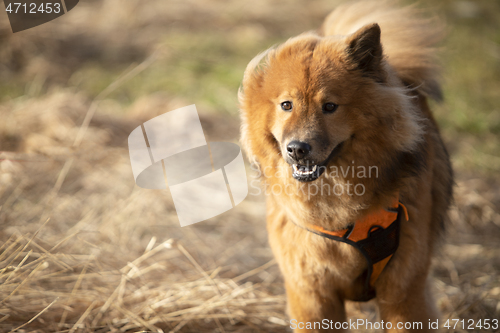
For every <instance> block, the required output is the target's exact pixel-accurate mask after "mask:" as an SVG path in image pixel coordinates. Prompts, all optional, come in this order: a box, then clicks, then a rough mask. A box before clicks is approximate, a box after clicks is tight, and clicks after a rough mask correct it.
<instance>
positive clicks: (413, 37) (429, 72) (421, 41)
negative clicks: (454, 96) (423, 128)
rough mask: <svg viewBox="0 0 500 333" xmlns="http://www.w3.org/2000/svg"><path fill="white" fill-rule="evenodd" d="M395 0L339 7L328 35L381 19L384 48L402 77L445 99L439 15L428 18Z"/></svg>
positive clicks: (327, 27) (326, 28) (328, 20)
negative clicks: (438, 56)
mask: <svg viewBox="0 0 500 333" xmlns="http://www.w3.org/2000/svg"><path fill="white" fill-rule="evenodd" d="M394 4H395V1H390V0H389V1H360V2H355V3H349V4H344V5H341V6H339V7H337V8H336V9H335V10H334V11H333V12H332V13H331V14H330V15H328V17H327V18H326V20H325V22H324V23H323V26H322V28H321V33H322V34H323V35H324V36H329V35H350V34H352V33H354V32H356V31H357V30H358V29H360V28H361V27H363V26H365V25H367V24H370V23H378V25H379V26H380V29H381V31H382V34H381V42H382V47H383V52H384V54H385V57H386V59H387V61H388V62H389V64H390V65H391V66H392V67H393V68H394V69H395V70H396V72H397V74H398V76H399V77H400V79H401V80H402V81H403V82H404V83H405V84H407V85H409V86H410V87H413V88H414V89H416V90H418V91H419V92H421V93H423V94H424V95H426V96H430V97H432V98H434V99H436V100H441V99H442V95H441V88H440V85H439V83H438V79H439V66H438V62H437V59H436V56H435V53H436V44H437V43H438V42H440V41H441V39H442V38H443V36H444V33H443V32H444V29H443V26H442V24H440V23H439V21H438V20H437V19H436V18H435V17H431V18H424V17H423V16H422V13H421V11H420V10H418V9H417V8H415V6H407V7H403V8H398V7H397V6H394Z"/></svg>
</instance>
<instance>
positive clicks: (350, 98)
mask: <svg viewBox="0 0 500 333" xmlns="http://www.w3.org/2000/svg"><path fill="white" fill-rule="evenodd" d="M442 31H443V29H442V28H441V27H440V25H439V24H438V22H437V21H436V20H435V19H434V18H426V17H423V16H422V13H421V11H419V10H417V9H415V8H414V7H412V6H409V7H401V8H400V7H397V6H394V3H389V2H384V1H377V2H375V1H368V2H366V1H365V2H357V3H349V4H345V5H342V6H340V7H337V8H336V9H335V10H334V11H333V12H332V13H331V14H330V15H329V16H327V18H326V19H325V21H324V23H323V25H322V26H321V27H320V28H319V29H318V30H317V31H311V32H306V33H303V34H301V35H299V36H297V37H294V38H291V39H289V40H288V41H286V42H284V43H283V44H281V45H279V46H275V47H272V48H270V49H268V50H266V51H264V52H263V53H261V54H259V55H257V56H256V57H255V58H254V59H252V60H251V61H250V63H249V64H248V66H247V68H246V70H245V73H244V76H243V80H242V85H241V87H240V91H239V96H238V97H239V104H240V114H241V121H242V127H241V144H242V146H243V149H244V151H245V152H246V155H247V157H248V159H249V160H250V161H251V163H252V165H255V166H256V170H258V171H259V173H260V179H261V183H262V184H263V185H264V186H265V188H266V194H267V196H266V201H267V230H268V234H269V243H270V246H271V248H272V251H273V254H274V256H275V258H276V260H277V263H278V265H279V268H280V270H281V272H282V275H283V277H284V282H285V289H286V294H287V312H288V315H289V317H290V323H291V325H290V327H291V328H293V329H296V330H297V331H300V332H317V331H325V330H339V331H343V330H344V331H345V330H347V329H348V327H347V325H346V324H347V322H346V313H345V302H346V301H367V300H369V299H372V298H374V299H375V300H376V302H377V304H378V307H379V310H380V317H381V320H383V322H384V323H385V327H384V329H386V330H387V331H389V330H390V331H391V332H392V331H395V332H411V331H417V330H418V331H419V332H426V331H430V328H429V325H428V323H429V320H430V321H435V320H436V319H438V317H439V313H438V311H437V308H436V305H435V302H434V300H433V297H432V290H431V288H432V286H431V281H430V278H429V271H430V265H431V258H432V256H433V254H434V253H435V252H436V250H437V249H438V246H439V244H440V243H441V242H442V239H443V232H444V227H445V225H446V223H447V222H446V221H447V219H448V217H447V210H448V208H449V206H450V203H451V201H452V188H453V172H452V168H451V164H450V159H449V156H448V153H447V150H446V148H445V146H444V144H443V141H442V139H441V136H440V133H439V129H438V125H437V124H436V121H435V120H434V118H433V115H432V114H431V111H430V109H429V105H428V99H435V100H438V101H439V100H441V98H442V93H441V88H440V85H439V83H438V80H439V66H438V64H437V61H436V55H435V53H436V52H435V49H436V45H437V43H439V41H440V40H441V39H442V37H443V33H442ZM353 230H354V232H353ZM353 234H356V235H355V237H353V236H352V235H353ZM408 323H420V326H418V324H417V327H415V325H413V326H412V325H409V324H408ZM410 326H411V327H410ZM433 332H434V331H433Z"/></svg>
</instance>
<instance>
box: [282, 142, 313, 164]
mask: <svg viewBox="0 0 500 333" xmlns="http://www.w3.org/2000/svg"><path fill="white" fill-rule="evenodd" d="M286 150H287V152H288V156H290V157H291V158H293V159H294V160H295V161H298V160H300V159H302V158H304V157H306V156H307V154H309V152H310V151H311V146H309V145H308V144H307V143H305V142H301V141H291V142H290V143H289V144H288V145H287V146H286Z"/></svg>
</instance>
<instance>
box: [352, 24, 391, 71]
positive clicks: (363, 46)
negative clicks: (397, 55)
mask: <svg viewBox="0 0 500 333" xmlns="http://www.w3.org/2000/svg"><path fill="white" fill-rule="evenodd" d="M347 54H348V55H349V57H350V58H351V60H353V61H354V62H355V63H356V64H357V66H358V68H359V69H361V70H362V71H363V72H364V73H365V74H367V75H369V76H372V77H374V78H376V79H378V80H382V77H383V76H382V75H381V74H382V73H381V72H382V68H381V62H382V44H381V43H380V27H379V25H378V24H377V23H373V24H368V25H365V26H364V27H362V28H361V29H359V30H358V31H356V32H355V33H353V34H352V35H350V36H349V37H347Z"/></svg>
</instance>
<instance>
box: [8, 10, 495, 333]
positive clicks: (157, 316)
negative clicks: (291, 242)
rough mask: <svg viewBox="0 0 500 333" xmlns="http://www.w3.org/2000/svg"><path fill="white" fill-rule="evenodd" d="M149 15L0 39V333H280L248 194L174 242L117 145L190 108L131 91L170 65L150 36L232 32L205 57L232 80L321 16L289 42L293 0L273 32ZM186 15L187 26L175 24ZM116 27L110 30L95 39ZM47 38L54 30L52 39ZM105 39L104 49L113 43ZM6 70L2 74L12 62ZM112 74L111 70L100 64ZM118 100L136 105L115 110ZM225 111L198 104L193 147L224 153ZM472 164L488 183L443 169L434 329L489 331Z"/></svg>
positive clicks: (271, 274)
mask: <svg viewBox="0 0 500 333" xmlns="http://www.w3.org/2000/svg"><path fill="white" fill-rule="evenodd" d="M120 3H121V2H120ZM152 3H153V2H152ZM154 3H155V6H153V7H152V8H149V9H148V8H145V7H144V8H143V7H140V6H139V1H132V0H130V1H128V2H126V3H125V2H124V5H122V6H121V7H120V11H119V12H118V13H117V14H116V16H115V17H114V21H113V20H111V21H110V20H107V19H106V16H105V15H104V14H102V13H101V14H100V15H99V16H98V17H96V19H95V21H93V22H94V24H93V25H89V23H88V22H89V21H88V19H89V17H90V16H91V14H92V9H94V8H101V9H102V7H99V6H104V7H105V6H110V7H113V4H114V5H115V7H116V6H117V5H116V2H114V1H105V2H103V4H100V2H93V1H89V2H86V3H81V4H79V5H78V7H76V8H75V9H74V13H75V16H74V20H73V22H71V21H69V20H68V21H61V23H60V25H55V26H54V27H53V28H51V27H50V26H48V25H47V26H45V27H40V29H39V30H33V31H31V32H29V33H28V32H27V33H25V34H24V35H22V36H23V38H21V37H19V36H20V35H19V36H17V35H16V36H10V37H8V38H7V40H5V39H4V40H3V41H4V42H5V44H4V45H5V46H6V47H4V48H3V49H2V50H1V51H0V65H1V66H3V67H1V68H0V69H1V70H0V78H3V79H4V82H12V84H11V88H9V89H11V90H8V91H7V90H3V93H2V99H1V100H2V102H1V103H0V119H1V121H0V150H1V151H2V152H0V225H1V226H2V227H1V230H0V331H2V332H10V331H17V332H23V331H24V332H28V331H29V332H137V331H151V332H158V331H163V332H169V331H173V332H285V331H288V329H287V326H288V324H287V318H286V316H285V313H284V309H285V297H284V294H283V286H282V279H281V277H280V274H279V271H278V269H277V267H276V265H275V263H274V261H273V260H272V255H271V252H270V249H269V247H268V245H267V235H266V231H265V222H264V218H265V204H264V198H262V197H261V196H255V195H250V196H249V197H248V198H247V200H245V201H244V202H243V203H242V204H240V205H239V206H238V207H237V208H236V209H233V210H232V211H229V212H227V213H224V214H222V215H220V216H218V217H215V218H213V219H210V220H208V221H204V222H202V223H198V224H196V225H193V226H190V227H185V228H180V227H179V223H178V220H177V217H176V214H175V210H174V207H173V203H172V200H171V197H170V194H169V192H168V190H164V191H158V190H144V189H141V188H138V187H137V186H135V184H134V181H133V177H132V172H131V167H130V162H129V158H128V151H127V147H126V142H127V140H126V139H127V136H128V134H129V133H130V132H131V131H132V129H134V128H135V127H136V126H138V125H139V124H141V123H142V122H143V121H144V120H146V119H149V118H151V117H154V116H155V115H157V114H160V113H163V112H166V111H169V110H173V109H175V108H177V107H180V106H183V105H187V104H191V103H193V100H192V99H191V98H193V96H191V95H186V94H183V93H181V92H180V93H179V94H178V95H177V94H175V93H174V92H173V91H168V92H167V93H166V94H164V93H158V92H156V91H154V89H153V90H146V91H142V90H140V89H142V87H143V86H144V84H145V83H147V82H149V81H150V80H151V79H152V77H151V75H152V74H151V73H153V72H155V71H160V72H161V71H162V68H163V67H162V64H164V63H166V62H171V61H174V62H175V61H177V60H178V59H177V58H176V56H175V54H174V53H175V52H176V51H175V50H176V47H177V46H179V45H181V43H179V44H175V43H174V44H172V43H170V42H169V43H166V44H165V43H164V42H162V40H163V39H164V38H167V39H168V38H171V37H172V36H170V37H169V36H164V35H155V33H156V32H158V31H164V30H168V29H167V28H171V24H174V23H175V24H177V26H176V27H175V29H177V30H182V34H181V35H182V36H186V34H187V35H188V36H194V35H196V34H201V33H202V32H200V31H198V30H202V28H203V24H208V23H207V22H210V20H211V19H213V18H214V17H217V15H219V16H220V17H219V18H218V21H217V22H218V24H219V28H218V29H220V33H221V35H222V36H223V38H228V40H229V42H230V43H231V44H235V45H236V44H237V43H240V42H241V41H240V42H238V40H237V39H231V38H235V37H234V36H233V35H231V34H230V33H229V35H226V34H224V32H223V30H224V31H225V30H228V29H229V30H230V28H231V27H239V28H241V25H243V26H244V29H243V28H241V29H240V30H238V31H239V33H243V32H244V33H246V35H245V36H247V38H248V41H247V42H248V43H247V44H245V43H243V44H238V46H237V50H239V51H238V52H240V53H238V52H236V51H235V50H234V49H231V48H230V47H229V46H227V45H225V44H217V43H218V42H219V41H218V40H215V42H216V44H217V45H219V46H220V45H222V46H223V47H222V46H221V50H220V53H217V54H216V55H217V56H219V55H221V54H224V53H228V54H229V56H228V59H229V60H228V61H231V60H230V59H233V58H234V59H240V58H239V57H241V59H243V61H242V62H241V64H240V63H239V62H235V63H234V64H233V63H231V66H235V68H236V69H234V71H236V72H237V74H238V73H239V71H241V72H242V70H243V67H244V60H248V59H250V58H251V57H252V56H253V55H254V52H253V48H256V51H257V50H259V49H263V48H264V47H265V46H266V45H263V44H266V43H270V42H271V41H274V39H273V38H277V37H282V35H288V34H290V35H291V34H292V33H291V32H290V29H291V30H293V29H297V30H299V29H300V30H305V29H304V27H306V28H307V27H309V26H314V25H317V22H319V20H320V18H321V17H322V16H324V15H323V13H324V12H326V9H325V8H331V7H332V6H333V5H332V4H329V3H328V2H327V1H322V2H318V7H315V8H314V9H311V8H309V7H313V6H308V9H307V10H303V11H302V12H301V13H302V14H304V18H303V19H302V20H298V21H297V22H298V23H297V25H296V26H295V27H294V28H290V27H289V26H288V25H287V24H285V23H286V22H287V20H291V19H293V17H295V16H293V15H297V14H296V13H295V11H294V8H295V9H296V8H298V7H297V6H299V5H298V4H299V3H298V2H295V1H294V2H293V6H295V7H293V6H292V7H291V8H288V9H284V10H283V12H282V13H283V15H284V16H283V15H281V16H280V17H281V20H282V21H279V20H278V21H275V20H273V18H274V16H273V14H272V13H276V12H277V11H278V10H280V9H281V8H282V7H283V6H281V5H280V4H279V3H274V2H268V1H260V2H259V6H255V7H252V8H250V9H249V7H248V6H241V5H239V3H238V2H231V3H230V4H229V5H227V6H224V5H222V3H219V2H217V1H204V2H203V6H202V5H200V4H198V5H195V4H194V3H191V2H189V1H186V2H182V3H181V2H179V3H175V5H172V6H171V7H169V6H165V5H160V2H156V1H155V2H154ZM80 7H81V8H80ZM115 7H113V8H115ZM266 8H267V9H266ZM153 9H156V10H153ZM193 13H196V14H197V15H198V17H199V18H200V22H198V24H199V25H200V26H197V25H190V20H191V18H190V17H191V16H190V15H191V14H193ZM132 14H135V15H134V16H135V17H136V18H135V19H134V20H130V17H131V16H132ZM188 14H189V15H188ZM244 14H246V15H244ZM164 21H169V22H170V23H168V24H167V23H165V22H164ZM145 22H150V24H149V25H146V23H145ZM172 22H174V23H172ZM311 22H314V24H312V23H311ZM70 23H72V24H74V26H73V27H72V25H71V24H70ZM124 23H127V24H124ZM1 24H4V23H3V22H2V23H1ZM175 24H174V25H175ZM117 26H120V27H122V28H121V30H120V31H119V32H116V34H112V35H110V36H109V37H107V36H106V35H107V34H110V33H111V31H114V30H113V29H115V30H116V27H117ZM61 27H63V28H64V31H65V32H64V34H62V35H58V34H57V33H56V31H57V29H58V28H61ZM186 27H187V28H186ZM1 28H2V26H1V25H0V29H1ZM86 28H88V30H86ZM51 29H53V30H51ZM175 29H174V30H175ZM183 29H184V30H183ZM197 29H198V30H197ZM273 29H274V30H273ZM280 29H282V30H283V31H284V32H281V30H280ZM287 29H288V30H287ZM78 31H81V33H80V34H81V37H82V39H81V41H82V42H83V44H85V43H88V44H89V45H90V46H91V47H90V46H89V47H90V49H88V50H86V51H88V52H87V53H85V52H84V51H85V48H76V49H74V48H72V46H74V44H72V43H71V40H72V39H73V38H75V36H77V35H78V33H79V32H78ZM193 31H194V32H193ZM218 31H219V30H218ZM270 31H271V32H270ZM273 31H280V32H273ZM270 34H271V35H272V36H271V37H269V36H267V35H270ZM61 36H62V37H61ZM67 36H69V37H67ZM92 36H95V37H96V41H95V42H91V37H92ZM148 36H149V37H148ZM202 36H204V35H202ZM231 36H232V37H231ZM266 36H267V37H266ZM56 37H57V38H56ZM112 37H117V38H115V39H114V41H113V43H111V42H110V40H111V39H112ZM127 37H128V38H127ZM146 37H148V38H146ZM168 40H170V39H168ZM200 40H201V39H200ZM41 41H43V42H47V43H49V42H50V43H49V44H48V45H49V46H47V50H48V51H47V52H48V53H47V52H45V53H44V52H41V53H37V51H33V50H34V49H36V47H40V45H41ZM252 41H253V42H252ZM215 42H214V43H215ZM85 45H86V44H85ZM249 45H250V46H249ZM158 47H160V48H158ZM226 47H227V48H226ZM158 49H159V50H160V51H158V52H157V53H154V52H155V50H158ZM57 50H68V52H69V55H67V57H66V60H61V59H60V58H57V57H61V54H60V52H58V51H57ZM203 50H205V49H203ZM242 50H243V51H242ZM90 51H92V52H94V53H95V52H97V53H95V54H94V55H92V52H90ZM16 54H21V55H22V56H18V57H17V58H16ZM51 54H52V55H54V56H55V57H56V58H55V59H56V60H51V58H50V57H49V55H51ZM89 54H90V55H89ZM120 54H125V56H120ZM173 54H174V55H173ZM150 55H153V56H152V57H151V56H150ZM181 55H182V54H181ZM177 56H179V55H177ZM85 57H90V58H91V60H92V61H95V62H96V63H97V64H98V67H97V68H106V67H107V66H115V67H114V69H113V70H115V71H116V72H114V71H110V72H108V74H109V77H103V76H102V75H101V76H99V75H100V74H95V73H98V72H99V71H101V70H97V71H96V70H95V68H94V67H92V68H90V69H89V67H88V66H90V65H89V62H88V61H87V60H86V59H87V58H85ZM193 59H194V60H193V61H194V62H196V59H197V58H196V55H195V56H193ZM21 60H22V61H24V63H20V64H19V66H21V69H20V70H19V71H16V70H15V66H14V65H12V64H15V63H16V61H21ZM118 60H120V61H121V63H122V64H123V66H119V65H116V63H120V61H118ZM109 64H113V65H109ZM46 65H47V66H49V67H48V68H50V70H48V69H46V67H45V66H46ZM57 65H59V66H57ZM240 65H241V66H240ZM23 66H24V67H23ZM99 66H101V67H99ZM238 66H239V67H238ZM56 67H57V68H56ZM6 68H7V69H8V70H6ZM184 69H185V68H184ZM189 70H191V69H189ZM203 70H204V69H202V70H201V71H203ZM102 71H104V70H102ZM102 71H101V72H102ZM193 71H194V69H193ZM89 73H90V74H92V75H94V74H95V75H96V76H95V77H96V80H95V82H93V83H94V85H88V82H91V80H89V79H88V77H87V76H88V75H90V74H89ZM126 73H128V74H126ZM161 73H163V72H161ZM183 73H185V72H183ZM217 73H219V74H220V73H226V72H225V71H224V70H222V71H221V72H217ZM108 74H107V75H108ZM219 74H217V77H218V78H219V76H220V75H219ZM233 74H234V73H233ZM233 74H232V72H229V74H228V76H227V77H226V78H225V79H224V80H222V81H220V82H219V81H217V82H215V83H214V85H215V86H216V88H217V89H216V91H222V93H221V94H222V95H223V96H226V95H225V94H226V92H225V90H224V89H226V90H228V91H229V95H231V94H232V93H233V92H234V98H235V97H236V91H235V90H236V87H232V86H231V85H232V83H231V82H232V81H231V80H232V77H233ZM144 75H145V76H144ZM199 75H201V74H199ZM221 75H222V74H221ZM89 77H92V76H89ZM97 78H98V79H99V80H97ZM196 78H198V77H196ZM212 78H213V77H210V79H212ZM226 79H227V80H228V82H229V83H227V82H226V81H225V80H226ZM8 80H11V81H8ZM86 82H87V83H86ZM162 82H163V81H162ZM192 82H193V81H189V80H188V82H187V83H185V84H187V85H188V84H191V83H192ZM167 83H168V82H167ZM182 84H184V83H183V82H179V85H182ZM5 86H8V85H5ZM227 86H230V87H231V88H227ZM16 87H17V88H16ZM19 87H21V88H22V89H21V92H19V91H18V90H16V89H18V88H19ZM107 87H108V88H107ZM124 87H129V88H130V87H134V88H137V90H138V91H141V92H140V93H138V95H137V96H136V97H134V98H129V97H127V98H125V100H126V102H123V100H122V99H121V98H122V96H123V94H125V93H126V92H127V90H126V89H125V88H124ZM224 87H225V88H224ZM223 88H224V89H223ZM233 88H234V91H233V90H232V89H233ZM124 89H125V90H124ZM220 89H222V90H220ZM16 91H17V92H16ZM196 96H198V95H196ZM196 96H195V97H196ZM200 96H201V95H200ZM196 98H198V97H196ZM196 98H195V99H194V102H196V104H197V105H198V104H199V103H198V100H197V99H196ZM231 98H232V97H231ZM231 98H229V99H225V98H224V99H221V100H215V101H208V102H207V101H206V100H202V101H201V104H200V105H201V107H199V111H200V113H201V116H202V123H203V128H204V130H205V131H206V135H207V137H208V139H209V141H214V140H228V141H235V140H237V137H238V119H237V118H236V117H235V116H234V113H235V110H236V105H235V104H234V105H233V104H231V103H235V102H234V101H235V99H234V101H233V100H232V99H231ZM200 105H198V106H200ZM214 105H223V106H221V108H222V109H223V110H225V108H226V107H227V106H228V105H229V106H231V105H232V108H234V110H233V111H231V112H229V111H228V112H226V113H225V114H221V113H215V112H214V109H217V108H216V107H214ZM226 111H227V110H226ZM228 113H229V114H228ZM231 113H233V115H230V114H231ZM440 117H444V115H442V114H441V115H440ZM445 134H446V137H447V138H448V140H449V141H454V146H457V148H453V145H452V152H454V154H453V158H454V160H455V161H461V160H462V159H463V158H467V156H466V153H464V152H466V150H464V149H465V148H464V147H462V146H461V145H460V144H458V143H457V142H459V143H461V142H462V141H460V139H461V138H462V135H465V134H463V133H462V132H460V131H458V133H457V132H455V131H454V130H450V131H447V132H445ZM487 135H488V137H490V136H491V135H493V136H494V135H495V134H494V133H493V132H492V133H488V134H487ZM467 142H469V141H467ZM471 142H472V143H474V141H471ZM466 145H469V144H466ZM466 147H468V146H466ZM470 149H471V150H474V149H475V147H474V146H471V147H470ZM481 154H483V155H485V153H481ZM475 156H476V155H475ZM481 156H482V155H481ZM475 158H476V157H475ZM482 161H487V163H488V165H489V168H488V169H489V170H490V171H491V170H493V171H491V172H490V173H487V174H482V173H478V172H474V169H472V171H471V168H470V166H467V168H464V169H462V168H460V165H459V167H458V168H457V174H458V175H457V179H458V180H457V186H456V191H455V192H456V205H455V206H454V207H453V209H452V211H451V213H450V216H451V223H450V225H449V231H448V238H447V239H448V243H447V244H446V245H445V246H444V247H443V249H442V252H441V254H440V256H439V257H438V258H437V259H436V261H435V278H434V280H435V282H436V291H435V295H436V296H435V297H436V298H437V300H438V304H439V307H440V309H441V311H442V314H443V318H444V319H446V318H457V319H469V318H472V319H487V318H497V319H499V318H500V249H499V246H498V240H499V239H500V213H499V212H500V190H499V189H498V186H499V185H500V184H499V183H498V165H499V164H497V163H498V157H497V156H494V155H493V154H490V153H488V154H486V155H485V156H484V158H483V159H482ZM495 165H496V167H495ZM251 192H252V193H253V192H255V190H251ZM349 315H350V317H351V318H367V319H370V320H372V321H375V320H376V319H377V313H376V310H375V306H374V304H373V302H370V303H366V304H351V305H350V306H349ZM456 331H457V332H466V330H462V329H459V330H456ZM475 331H481V330H479V329H475ZM490 331H491V330H490Z"/></svg>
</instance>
